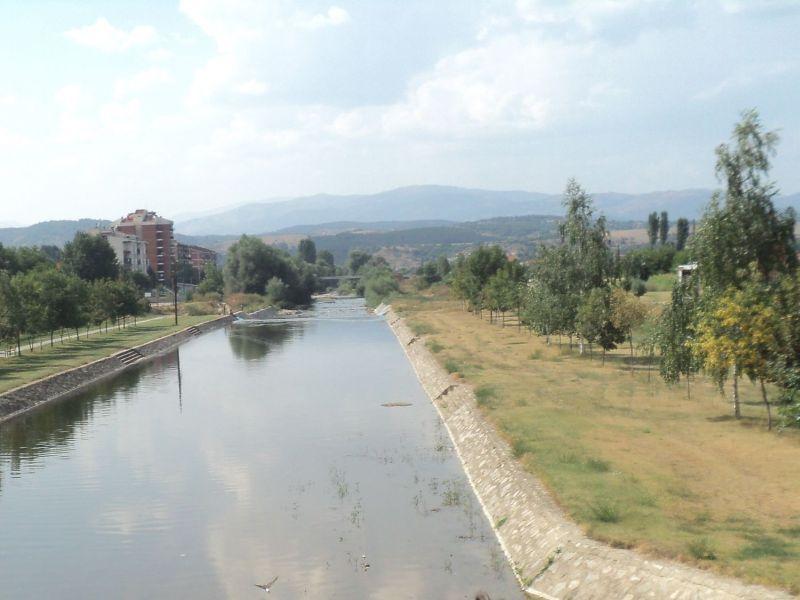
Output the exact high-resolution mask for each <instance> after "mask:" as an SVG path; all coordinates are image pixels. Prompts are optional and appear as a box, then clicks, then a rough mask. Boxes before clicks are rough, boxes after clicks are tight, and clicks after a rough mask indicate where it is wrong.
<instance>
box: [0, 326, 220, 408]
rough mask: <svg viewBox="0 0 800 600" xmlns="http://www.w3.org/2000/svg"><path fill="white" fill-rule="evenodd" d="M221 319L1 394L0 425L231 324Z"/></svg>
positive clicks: (188, 328)
mask: <svg viewBox="0 0 800 600" xmlns="http://www.w3.org/2000/svg"><path fill="white" fill-rule="evenodd" d="M233 319H234V317H232V316H224V317H219V318H217V319H213V320H211V321H206V322H205V323H201V324H199V325H193V326H191V327H187V328H186V329H182V330H181V331H177V332H175V333H172V334H170V335H165V336H164V337H160V338H158V339H155V340H153V341H151V342H147V343H146V344H142V345H140V346H135V347H133V348H130V349H128V350H124V351H122V352H117V353H115V354H112V355H111V356H108V357H106V358H101V359H99V360H95V361H93V362H90V363H87V364H85V365H81V366H80V367H75V368H73V369H69V370H67V371H62V372H61V373H56V374H55V375H50V376H49V377H45V378H43V379H40V380H38V381H34V382H32V383H29V384H26V385H23V386H20V387H18V388H14V389H12V390H9V391H7V392H4V393H3V394H0V423H2V422H3V421H7V420H9V419H12V418H14V417H16V416H18V415H21V414H23V413H25V412H27V411H29V410H32V409H34V408H36V407H38V406H41V405H42V404H45V403H47V402H51V401H53V400H57V399H60V398H65V397H67V396H69V395H71V394H73V393H75V392H78V391H80V390H82V389H84V388H86V387H87V386H89V385H91V384H92V383H95V382H96V381H99V380H101V379H105V378H106V377H110V376H111V375H114V374H116V373H119V372H120V371H123V370H125V369H127V368H128V367H130V366H132V365H134V364H140V363H141V362H143V361H145V360H147V359H149V358H152V357H154V356H158V355H160V354H164V353H166V352H169V351H170V350H173V349H174V348H175V347H177V346H178V345H179V344H181V343H183V342H185V341H186V340H188V339H190V338H192V337H194V336H196V335H199V334H201V333H203V332H206V331H210V330H212V329H217V328H219V327H222V326H224V325H226V324H228V323H230V322H231V321H232V320H233Z"/></svg>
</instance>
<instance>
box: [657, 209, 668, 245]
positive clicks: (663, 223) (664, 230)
mask: <svg viewBox="0 0 800 600" xmlns="http://www.w3.org/2000/svg"><path fill="white" fill-rule="evenodd" d="M667 237H669V216H668V215H667V211H665V210H663V211H661V218H660V219H659V220H658V241H659V242H661V245H662V246H663V245H664V244H666V243H667Z"/></svg>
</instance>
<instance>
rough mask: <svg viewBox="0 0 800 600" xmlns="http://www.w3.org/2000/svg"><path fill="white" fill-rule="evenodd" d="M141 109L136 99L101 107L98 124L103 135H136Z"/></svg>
mask: <svg viewBox="0 0 800 600" xmlns="http://www.w3.org/2000/svg"><path fill="white" fill-rule="evenodd" d="M141 108H142V104H141V102H140V101H139V99H138V98H133V99H131V100H128V101H127V102H112V103H109V104H106V105H104V106H103V107H101V109H100V123H101V125H102V127H103V131H104V133H109V134H112V135H123V136H128V135H134V134H136V133H137V132H138V131H139V125H140V116H141Z"/></svg>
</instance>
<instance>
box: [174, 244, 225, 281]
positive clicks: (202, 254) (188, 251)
mask: <svg viewBox="0 0 800 600" xmlns="http://www.w3.org/2000/svg"><path fill="white" fill-rule="evenodd" d="M176 248H177V249H176V251H175V255H176V256H177V260H178V262H179V263H186V264H189V265H191V266H192V268H193V269H194V270H195V272H196V273H197V276H198V279H199V278H200V275H201V274H202V273H203V272H204V271H205V268H206V264H208V263H210V262H212V263H213V262H216V260H217V253H216V252H214V251H213V250H209V249H208V248H203V247H202V246H194V245H192V244H181V243H180V242H177V244H176Z"/></svg>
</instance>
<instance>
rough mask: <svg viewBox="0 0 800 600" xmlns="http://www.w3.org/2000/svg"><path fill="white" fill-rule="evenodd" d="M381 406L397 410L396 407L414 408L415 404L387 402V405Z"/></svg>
mask: <svg viewBox="0 0 800 600" xmlns="http://www.w3.org/2000/svg"><path fill="white" fill-rule="evenodd" d="M381 406H385V407H386V408H395V407H396V406H413V404H411V402H387V403H386V404H381Z"/></svg>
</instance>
